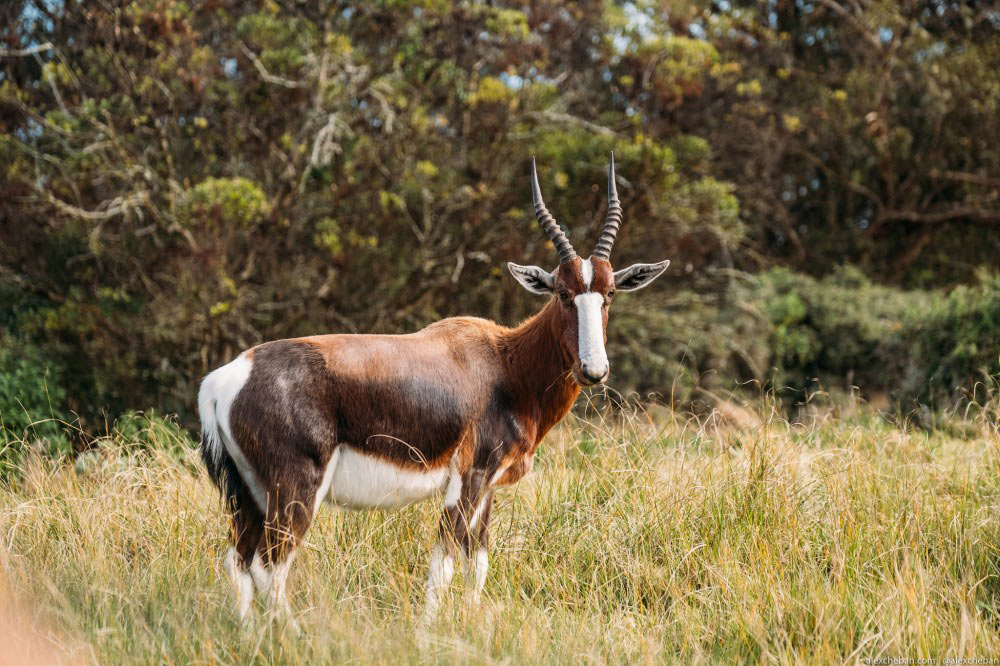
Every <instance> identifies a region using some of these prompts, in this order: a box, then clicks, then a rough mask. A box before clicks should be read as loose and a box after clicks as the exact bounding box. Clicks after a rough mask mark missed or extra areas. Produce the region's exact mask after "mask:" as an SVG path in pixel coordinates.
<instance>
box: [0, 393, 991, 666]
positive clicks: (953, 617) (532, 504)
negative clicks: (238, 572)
mask: <svg viewBox="0 0 1000 666" xmlns="http://www.w3.org/2000/svg"><path fill="white" fill-rule="evenodd" d="M758 417H759V418H757V419H756V422H755V423H753V424H752V426H751V427H746V426H744V427H742V428H733V427H731V426H730V427H724V426H721V425H716V424H715V422H714V421H712V422H709V423H708V424H706V423H704V422H697V421H694V420H685V419H680V418H678V417H676V416H673V415H670V414H668V415H667V416H666V418H665V419H664V422H663V423H658V424H654V423H652V422H650V421H648V420H643V419H641V418H632V419H630V420H627V421H609V422H600V421H599V420H597V419H595V422H586V421H584V420H580V419H572V420H571V422H569V423H567V424H566V425H565V426H563V427H560V428H559V429H558V430H557V431H556V432H554V433H552V435H550V436H549V438H548V440H547V442H546V443H544V444H543V446H542V448H541V450H540V453H539V457H538V460H537V462H536V465H535V471H534V473H533V474H532V475H531V476H530V477H528V478H527V479H525V480H524V481H522V482H521V483H520V484H519V485H518V486H516V487H515V488H514V489H512V490H511V491H508V492H507V493H505V494H503V495H501V496H500V498H499V501H498V507H497V509H498V510H497V512H496V514H495V515H496V518H495V520H494V523H493V525H492V530H491V532H492V536H493V541H494V547H493V549H492V554H491V569H490V572H489V577H488V580H487V585H486V595H485V601H484V602H483V604H482V605H481V606H479V607H477V608H467V607H465V606H464V605H463V597H462V595H461V594H460V590H459V589H457V588H459V587H460V586H461V576H456V591H455V594H453V599H452V601H451V603H449V604H448V605H446V606H445V608H444V611H443V613H442V615H441V617H440V619H439V620H438V621H437V622H436V623H435V624H434V625H433V626H432V628H431V634H432V635H431V637H430V640H429V641H428V642H427V644H423V645H422V644H421V642H420V641H419V640H417V635H418V629H417V624H418V621H419V618H420V615H421V610H422V608H421V605H422V598H423V583H424V578H425V574H426V567H427V555H428V552H429V550H430V547H431V544H432V541H433V539H434V538H435V536H436V529H435V527H436V521H437V512H438V507H437V505H436V504H434V503H431V502H428V503H425V504H422V505H418V506H415V507H412V508H409V509H406V510H402V511H398V512H394V513H346V512H339V511H335V510H332V509H329V508H327V509H324V510H322V511H321V513H320V516H319V518H318V520H317V522H316V524H315V525H314V527H313V529H312V530H311V532H310V534H309V540H308V544H307V545H306V547H305V548H304V549H303V552H302V553H301V554H300V556H299V558H298V559H297V560H296V564H295V567H294V568H293V569H292V575H291V578H290V581H289V590H290V594H291V597H292V605H293V608H294V610H295V612H296V615H297V617H298V620H299V622H300V623H301V625H302V627H303V629H304V634H303V635H302V636H296V635H294V634H293V633H292V632H290V631H286V630H284V629H283V628H282V627H281V626H269V625H267V624H266V623H263V622H258V623H257V624H256V625H255V626H253V627H251V628H249V629H247V628H244V627H242V626H240V625H239V623H238V622H237V621H236V619H235V617H234V615H233V612H232V600H231V591H230V588H229V585H228V583H227V582H226V580H225V578H224V576H223V575H222V574H221V570H220V557H221V555H222V553H223V551H224V549H225V534H226V529H225V522H224V518H223V515H222V512H221V510H220V501H219V499H218V496H217V493H216V492H215V489H214V488H213V487H212V486H211V485H210V484H209V482H208V481H207V479H206V477H205V474H204V473H203V471H202V470H201V468H200V465H199V464H198V460H197V456H196V454H195V453H194V452H193V451H190V452H189V453H188V454H185V455H183V456H181V458H180V459H178V458H177V457H176V456H171V455H168V454H165V453H160V452H157V451H156V450H153V451H152V452H149V451H145V452H143V451H134V450H133V449H134V447H133V446H131V445H130V443H129V442H123V441H117V440H115V439H109V440H107V441H105V442H104V443H103V446H102V448H101V450H100V453H99V454H92V455H89V456H88V457H87V458H86V459H85V460H84V461H81V462H79V463H78V464H76V465H73V464H53V463H50V462H47V461H44V460H41V459H37V458H36V459H33V460H30V461H29V462H28V463H27V464H26V465H25V468H24V470H23V473H22V474H21V476H20V477H19V478H18V479H16V480H15V481H13V482H11V483H10V484H7V485H0V565H2V570H3V572H4V574H3V575H4V577H5V578H4V581H3V582H4V584H5V586H6V587H7V588H8V592H9V594H11V595H14V596H15V597H16V598H18V599H19V600H20V603H21V604H22V605H24V606H25V607H26V608H27V609H29V610H27V611H25V613H27V615H25V614H24V613H22V614H21V615H19V617H21V618H24V617H30V618H31V624H32V625H33V626H35V627H44V629H36V630H35V631H34V632H33V636H34V638H32V640H40V641H41V643H40V645H42V646H43V647H44V649H45V650H48V652H47V653H46V654H52V655H59V657H60V658H65V659H73V660H77V661H84V662H94V663H105V664H126V663H178V664H187V663H214V662H221V663H233V664H244V663H250V662H261V663H292V664H297V663H302V664H305V663H316V662H324V661H325V662H329V661H336V662H340V661H353V662H361V663H386V664H389V663H392V664H395V663H399V662H413V663H417V662H428V661H429V662H449V663H450V662H462V663H493V662H503V663H539V662H541V663H580V662H585V663H608V662H610V663H660V662H673V661H684V662H692V661H693V662H710V663H731V662H744V661H768V662H778V663H802V662H810V663H812V662H820V663H844V662H850V663H854V662H856V661H859V660H863V659H865V658H867V657H879V656H882V657H886V656H909V657H913V658H917V657H936V658H938V659H939V660H940V659H943V658H944V657H945V656H953V657H954V656H961V657H1000V442H998V437H997V433H996V430H995V428H994V427H993V426H991V425H990V424H989V422H988V420H987V419H985V418H983V419H981V420H980V422H979V423H978V424H977V425H976V427H975V428H974V432H975V436H972V437H968V438H965V439H956V438H952V437H949V436H946V435H944V434H941V433H931V434H927V433H924V432H920V431H912V430H904V429H897V428H895V427H893V426H890V425H888V424H887V423H886V422H885V421H883V420H882V419H881V418H879V417H877V416H875V415H872V414H868V413H865V412H864V411H861V412H857V413H854V414H850V415H847V416H841V417H839V418H827V419H820V420H817V422H816V423H814V424H812V425H793V424H790V423H789V422H787V421H786V420H783V419H781V418H779V417H777V416H775V415H774V414H773V413H770V414H760V413H759V412H758ZM176 444H177V443H176V442H169V443H164V446H163V447H161V448H163V449H171V448H174V447H175V445H176ZM22 622H23V619H22ZM0 632H3V628H0ZM22 635H24V633H23V632H15V631H8V632H7V635H4V634H3V633H0V641H16V640H18V639H19V638H20V636H22ZM40 649H41V648H40ZM939 663H941V662H940V661H939Z"/></svg>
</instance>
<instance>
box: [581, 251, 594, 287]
mask: <svg viewBox="0 0 1000 666" xmlns="http://www.w3.org/2000/svg"><path fill="white" fill-rule="evenodd" d="M580 277H582V278H583V286H585V287H586V288H587V290H588V291H589V290H590V283H591V282H593V281H594V264H593V263H591V261H590V259H584V260H583V261H582V262H580Z"/></svg>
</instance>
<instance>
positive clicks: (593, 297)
mask: <svg viewBox="0 0 1000 666" xmlns="http://www.w3.org/2000/svg"><path fill="white" fill-rule="evenodd" d="M573 302H574V303H576V316H577V323H578V327H577V336H578V341H579V345H580V365H582V366H583V369H584V370H585V371H586V372H587V374H589V375H594V376H603V375H604V374H606V373H607V371H608V352H607V350H606V349H605V348H604V318H603V316H602V314H601V307H602V306H603V305H604V296H603V295H602V294H595V293H593V292H589V293H586V294H580V295H578V296H576V297H575V298H574V299H573Z"/></svg>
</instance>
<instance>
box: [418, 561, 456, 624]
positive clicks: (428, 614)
mask: <svg viewBox="0 0 1000 666" xmlns="http://www.w3.org/2000/svg"><path fill="white" fill-rule="evenodd" d="M454 574H455V557H454V556H453V555H451V554H450V553H448V552H446V550H445V547H444V544H441V543H438V544H437V545H436V546H434V550H433V551H432V552H431V567H430V572H429V573H428V574H427V604H426V606H425V608H424V618H425V619H426V620H428V621H430V620H432V619H434V618H435V617H436V616H437V612H438V608H440V606H441V596H442V595H443V594H444V592H445V590H446V589H447V587H448V585H449V584H450V583H451V577H452V576H453V575H454Z"/></svg>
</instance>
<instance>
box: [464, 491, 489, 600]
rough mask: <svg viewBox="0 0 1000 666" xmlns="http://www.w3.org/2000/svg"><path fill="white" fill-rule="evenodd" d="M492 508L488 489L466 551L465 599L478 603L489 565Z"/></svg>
mask: <svg viewBox="0 0 1000 666" xmlns="http://www.w3.org/2000/svg"><path fill="white" fill-rule="evenodd" d="M492 510H493V491H492V490H488V491H486V494H485V495H484V496H483V499H482V509H481V511H480V516H479V522H478V524H477V525H474V526H473V529H474V530H475V532H474V534H475V538H474V539H470V542H469V550H468V551H467V552H466V557H467V565H468V569H467V570H466V576H465V600H466V602H468V603H471V604H478V603H479V601H480V599H481V598H482V594H483V585H485V584H486V572H487V570H488V569H489V566H490V558H489V551H488V549H489V545H490V544H489V541H490V532H489V524H490V513H491V512H492Z"/></svg>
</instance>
